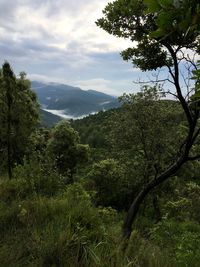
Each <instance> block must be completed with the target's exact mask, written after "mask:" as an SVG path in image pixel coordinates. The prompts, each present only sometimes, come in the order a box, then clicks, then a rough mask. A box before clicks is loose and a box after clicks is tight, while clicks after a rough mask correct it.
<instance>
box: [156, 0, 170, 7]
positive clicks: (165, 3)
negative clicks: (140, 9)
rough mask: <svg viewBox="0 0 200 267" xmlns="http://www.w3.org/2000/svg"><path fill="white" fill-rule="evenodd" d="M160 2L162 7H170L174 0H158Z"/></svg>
mask: <svg viewBox="0 0 200 267" xmlns="http://www.w3.org/2000/svg"><path fill="white" fill-rule="evenodd" d="M158 3H159V5H160V6H161V7H162V8H169V7H170V6H172V5H173V1H172V0H158Z"/></svg>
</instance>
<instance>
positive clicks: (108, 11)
mask: <svg viewBox="0 0 200 267" xmlns="http://www.w3.org/2000/svg"><path fill="white" fill-rule="evenodd" d="M103 13H104V17H103V18H101V19H99V20H98V21H97V25H98V26H100V27H101V28H103V29H104V30H106V31H107V32H109V33H110V34H113V35H116V36H118V37H123V38H126V39H130V40H131V41H134V46H133V47H132V48H128V49H126V50H125V51H123V52H122V56H123V58H124V59H125V60H132V62H133V64H134V65H136V66H137V67H139V68H140V69H141V70H142V71H146V70H157V69H159V68H164V69H166V70H168V75H167V77H166V79H165V81H168V82H169V84H170V85H171V84H172V85H173V88H174V89H175V90H174V91H170V93H171V94H173V95H174V96H175V97H176V98H177V99H178V101H179V102H180V104H181V107H182V109H183V111H184V114H185V117H186V120H187V134H186V137H185V138H184V140H183V141H182V144H181V146H180V147H179V148H178V150H177V153H176V158H175V159H173V161H172V163H170V164H169V165H168V166H167V167H165V168H163V169H162V170H160V171H159V172H158V173H157V171H155V173H154V175H151V177H150V179H149V181H148V182H147V183H146V184H145V185H144V186H143V188H142V189H141V191H140V192H139V193H138V195H137V197H136V198H135V199H134V200H133V202H132V205H131V207H130V209H129V211H128V213H127V216H126V218H125V222H124V226H123V233H124V237H126V238H129V237H130V234H131V231H132V224H133V222H134V219H135V218H136V215H137V213H138V211H139V208H140V205H141V203H142V202H143V200H144V199H145V198H146V196H147V195H148V194H149V193H150V192H151V191H152V190H153V189H155V188H156V187H157V186H159V185H160V184H162V183H163V182H164V181H166V180H167V179H168V178H169V177H172V176H173V175H174V174H175V173H176V172H177V171H178V170H179V169H180V168H181V167H182V165H183V164H185V163H186V162H188V161H190V160H196V159H198V158H200V155H199V154H195V152H194V151H193V147H194V144H195V142H196V140H197V137H198V135H199V132H200V127H199V122H198V119H199V111H200V108H199V86H197V85H198V84H199V83H198V80H196V83H195V84H194V86H193V85H192V84H191V77H192V76H193V73H192V70H195V69H196V70H197V69H198V66H197V65H196V61H195V54H196V53H199V52H200V42H199V36H200V6H199V0H194V1H190V0H176V1H175V0H144V1H142V0H116V1H114V2H113V3H109V4H108V5H107V6H106V8H105V9H104V11H103ZM197 75H198V73H197ZM181 77H183V79H181ZM162 81H163V79H162ZM183 85H185V88H184V87H183ZM192 86H193V88H192ZM186 89H187V90H186ZM168 91H169V90H168ZM191 95H192V97H191Z"/></svg>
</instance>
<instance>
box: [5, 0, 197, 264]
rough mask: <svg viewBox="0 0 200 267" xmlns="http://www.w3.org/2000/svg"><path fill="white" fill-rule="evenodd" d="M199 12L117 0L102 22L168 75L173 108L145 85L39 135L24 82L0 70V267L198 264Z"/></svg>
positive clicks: (180, 5) (142, 62)
mask: <svg viewBox="0 0 200 267" xmlns="http://www.w3.org/2000/svg"><path fill="white" fill-rule="evenodd" d="M168 11H169V12H168ZM199 12H200V8H199V4H198V1H188V0H184V1H172V0H145V1H142V0H116V1H114V2H113V3H109V4H108V5H107V7H106V9H105V10H104V17H103V18H102V19H100V20H99V21H98V24H99V25H100V26H101V27H102V28H104V29H105V30H107V31H108V32H109V33H112V34H114V35H117V36H118V37H125V38H130V39H131V40H132V41H137V46H135V47H133V48H130V49H128V50H126V51H125V52H123V56H124V57H125V59H132V60H133V62H134V64H136V65H137V66H139V67H140V68H141V69H142V70H151V69H156V68H158V67H163V66H166V67H167V69H168V71H169V74H170V75H171V76H170V78H167V80H168V81H170V83H172V84H173V85H174V87H175V91H174V92H173V95H176V100H169V99H168V98H165V96H166V90H165V88H163V87H162V86H161V85H160V84H159V83H155V84H153V86H147V85H145V86H143V87H142V88H141V91H140V92H138V93H137V94H134V95H132V94H131V95H126V94H125V95H124V96H122V97H121V103H122V106H121V107H120V108H118V109H113V110H110V111H106V112H100V113H98V114H96V115H90V116H88V117H87V118H84V119H82V120H77V121H70V122H67V121H65V120H64V121H61V122H58V124H57V125H55V126H54V127H53V128H42V127H41V126H40V124H38V109H39V107H38V104H37V99H36V96H35V94H34V93H33V92H32V91H31V90H30V83H29V81H28V80H27V79H26V78H25V76H24V73H21V75H20V77H19V78H16V76H15V75H14V73H13V71H12V69H11V67H10V65H9V64H8V63H7V62H6V63H4V65H3V67H2V70H1V73H0V104H1V105H0V111H1V112H0V145H1V146H0V150H1V164H0V266H6V267H14V266H15V267H23V266H41V267H42V266H44V267H45V266H46V267H55V266H56V267H72V266H81V267H98V266H99V267H104V266H105V267H125V266H127V267H128V266H133V267H159V266H160V267H188V266H189V267H198V266H199V262H200V226H199V222H200V215H199V206H200V179H199V178H200V177H199V173H200V161H199V158H200V155H199V151H200V140H199V133H200V128H199V127H200V125H199V112H200V109H199V88H200V86H199V84H200V82H199V81H200V71H199V63H197V62H196V61H192V60H191V59H190V58H187V57H183V58H182V57H180V56H179V55H180V52H184V49H188V48H189V49H191V50H192V49H194V50H195V51H196V52H197V53H199V39H198V37H199V30H200V29H199V25H200V24H199V20H200V15H199V14H200V13H199ZM182 48H184V49H183V51H182ZM182 55H183V54H182ZM188 63H189V64H190V66H193V68H189V72H187V73H189V76H188V77H184V78H185V81H187V80H191V78H192V77H193V81H194V83H193V85H192V88H191V89H192V91H189V93H188V94H187V93H186V95H184V93H185V91H184V90H183V88H182V83H181V82H180V79H179V75H180V69H179V67H180V66H182V65H184V64H185V65H187V64H188ZM181 64H182V65H181ZM187 66H188V65H187ZM187 89H190V88H189V87H188V88H187ZM9 178H10V179H9ZM133 200H134V201H133ZM136 215H137V216H136ZM124 217H126V220H125V223H124ZM122 227H123V231H122V230H121V228H122ZM124 237H129V239H128V240H127V239H124Z"/></svg>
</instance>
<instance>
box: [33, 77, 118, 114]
mask: <svg viewBox="0 0 200 267" xmlns="http://www.w3.org/2000/svg"><path fill="white" fill-rule="evenodd" d="M31 87H32V90H33V91H35V92H36V94H37V96H38V100H39V102H40V104H41V108H42V109H45V110H47V111H48V112H51V110H58V111H62V112H61V114H62V113H63V114H65V115H67V116H71V117H74V118H76V117H80V116H84V115H89V114H91V113H96V112H99V111H102V110H108V109H111V108H117V107H119V106H120V104H119V101H118V99H117V98H116V97H114V96H111V95H108V94H105V93H102V92H99V91H95V90H92V89H89V90H82V89H81V88H79V87H74V86H71V85H66V84H59V83H44V82H39V81H32V82H31ZM60 116H62V115H60Z"/></svg>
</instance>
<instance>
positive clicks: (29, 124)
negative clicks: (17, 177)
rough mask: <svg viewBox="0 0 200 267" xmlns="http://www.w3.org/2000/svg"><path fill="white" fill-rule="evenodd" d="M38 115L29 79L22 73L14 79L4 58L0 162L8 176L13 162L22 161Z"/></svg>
mask: <svg viewBox="0 0 200 267" xmlns="http://www.w3.org/2000/svg"><path fill="white" fill-rule="evenodd" d="M38 118H39V115H38V103H37V99H36V95H35V94H34V93H33V92H32V91H31V89H30V82H29V81H28V80H27V79H26V77H25V75H24V74H23V73H22V74H21V75H20V78H18V79H17V78H16V77H15V75H14V73H13V71H12V69H11V67H10V65H9V63H7V62H5V63H4V64H3V67H2V72H1V75H0V125H1V127H0V143H1V147H0V150H1V163H2V165H3V166H7V168H8V174H9V177H10V178H11V176H12V168H13V167H14V165H15V164H16V163H22V161H23V157H24V155H25V154H26V152H27V148H28V147H29V144H30V136H31V134H32V133H33V131H34V130H35V129H36V127H37V125H38ZM3 166H1V170H2V169H3Z"/></svg>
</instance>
